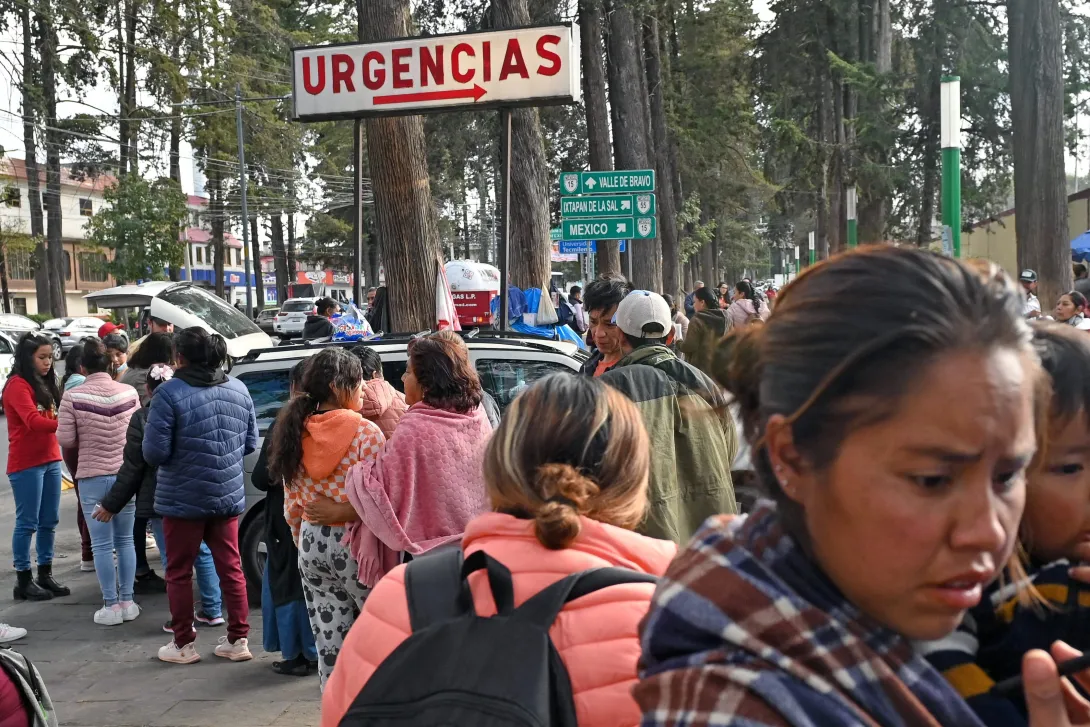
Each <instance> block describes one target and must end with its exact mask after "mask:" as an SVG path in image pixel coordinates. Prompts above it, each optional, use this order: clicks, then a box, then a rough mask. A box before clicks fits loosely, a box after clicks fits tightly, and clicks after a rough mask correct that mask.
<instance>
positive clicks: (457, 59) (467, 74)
mask: <svg viewBox="0 0 1090 727" xmlns="http://www.w3.org/2000/svg"><path fill="white" fill-rule="evenodd" d="M475 55H476V52H475V51H474V50H473V46H471V45H470V44H469V43H459V44H458V45H456V46H454V50H452V51H451V52H450V75H452V76H454V80H455V81H457V82H458V83H469V82H470V81H472V80H473V74H475V73H476V72H477V69H476V68H470V69H469V70H468V71H463V70H462V62H461V61H462V56H469V57H470V58H473V57H474V56H475Z"/></svg>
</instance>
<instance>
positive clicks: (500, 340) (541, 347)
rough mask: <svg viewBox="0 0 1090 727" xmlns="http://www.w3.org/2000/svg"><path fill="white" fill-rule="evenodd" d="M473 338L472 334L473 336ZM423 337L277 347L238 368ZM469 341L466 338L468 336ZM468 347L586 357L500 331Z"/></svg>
mask: <svg viewBox="0 0 1090 727" xmlns="http://www.w3.org/2000/svg"><path fill="white" fill-rule="evenodd" d="M470 334H472V332H470ZM418 336H419V334H392V335H388V336H383V337H382V338H379V339H373V340H371V341H322V342H317V343H299V344H294V345H291V346H276V347H274V348H263V349H254V350H252V351H250V353H248V354H247V355H245V356H243V357H242V358H239V359H238V360H236V361H235V364H236V365H242V364H249V363H257V362H259V361H285V360H291V359H297V358H306V357H308V356H313V355H314V354H315V353H317V352H318V351H321V350H322V349H323V348H325V347H327V346H353V345H356V344H357V343H358V344H363V345H365V346H370V347H371V348H372V349H374V350H375V352H376V353H378V354H383V353H393V352H395V351H403V350H405V349H406V348H407V347H408V345H409V341H411V340H412V339H413V338H416V337H418ZM464 337H465V336H464ZM465 342H466V345H467V346H468V347H469V348H471V349H473V350H481V349H491V350H507V351H517V350H532V351H537V352H545V353H557V354H560V355H564V356H569V357H571V358H574V359H577V360H580V359H583V358H585V357H586V354H585V353H584V352H583V351H582V350H581V349H580V348H579V347H578V346H577V345H575V344H574V343H569V342H567V341H551V340H548V339H544V338H535V337H532V336H526V335H523V334H513V335H512V334H510V333H501V332H498V331H490V332H479V333H477V334H474V335H468V337H465Z"/></svg>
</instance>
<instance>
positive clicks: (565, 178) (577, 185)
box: [560, 169, 655, 196]
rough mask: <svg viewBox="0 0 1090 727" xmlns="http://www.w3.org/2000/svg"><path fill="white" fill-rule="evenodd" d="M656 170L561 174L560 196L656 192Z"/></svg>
mask: <svg viewBox="0 0 1090 727" xmlns="http://www.w3.org/2000/svg"><path fill="white" fill-rule="evenodd" d="M654 191H655V170H654V169H621V170H619V171H616V172H561V173H560V194H561V195H562V196H570V195H573V194H621V193H626V192H654Z"/></svg>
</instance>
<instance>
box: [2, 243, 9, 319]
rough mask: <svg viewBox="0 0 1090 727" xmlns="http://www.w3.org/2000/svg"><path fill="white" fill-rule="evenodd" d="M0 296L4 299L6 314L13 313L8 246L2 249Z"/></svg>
mask: <svg viewBox="0 0 1090 727" xmlns="http://www.w3.org/2000/svg"><path fill="white" fill-rule="evenodd" d="M0 296H2V297H3V301H4V312H5V313H11V291H10V290H9V289H8V252H7V245H4V246H3V247H2V248H0Z"/></svg>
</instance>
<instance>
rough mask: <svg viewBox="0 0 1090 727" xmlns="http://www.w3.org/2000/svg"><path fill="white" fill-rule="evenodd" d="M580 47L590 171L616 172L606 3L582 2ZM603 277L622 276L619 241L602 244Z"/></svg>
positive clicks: (598, 0) (599, 252)
mask: <svg viewBox="0 0 1090 727" xmlns="http://www.w3.org/2000/svg"><path fill="white" fill-rule="evenodd" d="M579 43H580V54H581V55H582V59H583V104H584V106H585V108H586V112H587V139H588V141H589V142H590V148H589V150H588V155H587V156H588V158H589V161H590V168H591V169H593V170H599V171H608V170H610V169H613V150H612V149H611V148H610V143H609V110H608V108H607V104H606V69H605V66H603V65H602V60H603V57H604V55H605V49H604V48H603V47H602V0H579ZM596 257H597V262H598V274H599V275H620V274H621V253H620V251H619V245H618V243H617V241H616V240H598V243H597V254H596Z"/></svg>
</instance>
